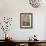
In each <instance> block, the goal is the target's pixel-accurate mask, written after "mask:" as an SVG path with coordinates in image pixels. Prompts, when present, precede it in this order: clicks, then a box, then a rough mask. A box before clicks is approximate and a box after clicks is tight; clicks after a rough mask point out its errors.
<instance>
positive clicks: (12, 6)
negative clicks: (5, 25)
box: [0, 0, 46, 40]
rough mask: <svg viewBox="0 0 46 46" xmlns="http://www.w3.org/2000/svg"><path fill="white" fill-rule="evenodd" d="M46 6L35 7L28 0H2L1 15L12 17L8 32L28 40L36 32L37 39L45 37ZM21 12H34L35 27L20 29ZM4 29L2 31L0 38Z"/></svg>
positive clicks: (15, 36) (0, 4) (20, 38)
mask: <svg viewBox="0 0 46 46" xmlns="http://www.w3.org/2000/svg"><path fill="white" fill-rule="evenodd" d="M45 12H46V8H45V6H44V7H41V8H33V7H31V6H30V4H29V1H28V0H0V17H4V16H6V17H12V18H13V20H12V26H11V28H10V31H8V33H9V34H10V35H12V36H11V37H14V39H15V38H16V40H27V39H29V37H32V36H33V35H34V34H36V35H37V39H39V40H44V39H45V34H46V33H45V32H46V31H45V29H46V28H45V27H46V26H45V21H44V20H45V15H46V13H45ZM20 13H33V28H32V29H20ZM2 33H3V31H0V35H1V36H0V39H4V37H2V35H3V34H4V33H3V34H2Z"/></svg>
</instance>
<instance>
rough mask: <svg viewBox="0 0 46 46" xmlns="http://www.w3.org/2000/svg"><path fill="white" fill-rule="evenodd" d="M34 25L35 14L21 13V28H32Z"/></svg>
mask: <svg viewBox="0 0 46 46" xmlns="http://www.w3.org/2000/svg"><path fill="white" fill-rule="evenodd" d="M32 26H33V14H32V13H20V28H32Z"/></svg>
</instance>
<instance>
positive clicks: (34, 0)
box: [29, 0, 45, 8]
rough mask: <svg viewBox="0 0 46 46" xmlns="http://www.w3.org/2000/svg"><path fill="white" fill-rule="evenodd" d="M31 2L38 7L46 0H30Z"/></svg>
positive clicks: (34, 6)
mask: <svg viewBox="0 0 46 46" xmlns="http://www.w3.org/2000/svg"><path fill="white" fill-rule="evenodd" d="M29 3H30V5H31V6H32V7H33V8H38V7H40V6H42V5H43V4H44V3H45V0H29Z"/></svg>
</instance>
